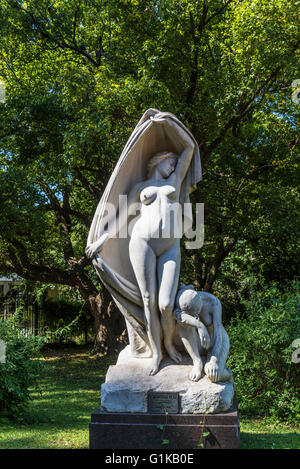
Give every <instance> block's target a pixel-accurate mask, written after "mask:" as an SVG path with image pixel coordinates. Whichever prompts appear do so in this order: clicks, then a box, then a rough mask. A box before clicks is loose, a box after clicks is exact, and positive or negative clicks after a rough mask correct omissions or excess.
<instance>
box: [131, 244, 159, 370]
mask: <svg viewBox="0 0 300 469" xmlns="http://www.w3.org/2000/svg"><path fill="white" fill-rule="evenodd" d="M129 257H130V261H131V264H132V267H133V271H134V273H135V276H136V280H137V283H138V286H139V288H140V291H141V295H142V298H143V303H144V313H145V322H146V330H147V333H148V337H149V342H150V345H151V349H152V366H151V370H150V375H154V374H155V373H157V371H158V369H159V364H160V362H161V359H162V351H161V325H160V322H159V317H158V310H157V279H156V256H155V254H154V252H153V250H152V248H151V247H150V246H149V245H148V243H146V241H144V240H142V239H139V238H131V240H130V243H129Z"/></svg>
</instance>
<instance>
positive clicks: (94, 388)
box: [0, 347, 300, 449]
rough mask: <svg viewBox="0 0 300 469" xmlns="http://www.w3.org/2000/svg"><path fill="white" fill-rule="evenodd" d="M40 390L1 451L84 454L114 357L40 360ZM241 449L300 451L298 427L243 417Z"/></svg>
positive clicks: (69, 353) (70, 354)
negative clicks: (77, 451) (23, 421)
mask: <svg viewBox="0 0 300 469" xmlns="http://www.w3.org/2000/svg"><path fill="white" fill-rule="evenodd" d="M43 361H44V364H45V366H44V371H43V373H42V375H41V378H40V390H39V391H38V390H32V392H31V396H32V401H31V403H30V415H31V416H32V418H33V422H32V423H30V424H26V425H25V424H24V425H21V424H15V423H1V424H0V449H46V448H49V449H52V448H56V449H60V448H74V449H75V448H76V449H78V448H88V444H89V421H90V415H91V413H92V412H93V410H95V409H96V408H97V407H99V405H100V386H101V384H102V383H103V382H104V379H105V374H106V371H107V368H108V366H109V365H110V364H114V363H115V361H116V357H114V356H111V357H99V356H92V355H90V353H89V351H88V349H86V348H83V347H82V348H75V349H65V350H60V351H48V352H46V353H45V354H44V359H43ZM241 447H242V448H264V449H269V448H274V449H277V448H293V449H299V448H300V431H299V427H298V428H297V427H294V426H291V425H283V424H278V425H272V424H271V423H270V422H269V421H268V420H267V419H263V418H246V417H243V416H241Z"/></svg>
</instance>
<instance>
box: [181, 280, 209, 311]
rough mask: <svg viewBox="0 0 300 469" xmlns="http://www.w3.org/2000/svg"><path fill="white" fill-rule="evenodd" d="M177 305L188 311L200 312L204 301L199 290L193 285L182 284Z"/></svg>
mask: <svg viewBox="0 0 300 469" xmlns="http://www.w3.org/2000/svg"><path fill="white" fill-rule="evenodd" d="M176 306H177V307H178V308H180V309H181V311H185V312H187V313H195V312H197V313H199V312H200V311H201V309H202V306H203V301H202V298H201V296H200V295H198V292H197V291H196V290H195V289H194V288H193V287H192V286H191V285H183V284H181V285H180V288H179V290H178V293H177V298H176Z"/></svg>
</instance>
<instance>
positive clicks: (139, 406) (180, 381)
mask: <svg viewBox="0 0 300 469" xmlns="http://www.w3.org/2000/svg"><path fill="white" fill-rule="evenodd" d="M150 369H151V359H145V358H144V359H141V358H133V357H132V356H131V352H130V347H129V346H127V347H126V348H125V349H124V350H122V352H121V353H120V355H119V358H118V361H117V363H116V365H113V366H110V368H109V370H108V372H107V375H106V382H105V383H104V384H103V385H102V388H101V406H102V408H103V409H104V410H106V411H108V412H141V413H146V412H147V392H148V391H156V392H162V391H165V392H178V393H179V396H180V413H192V414H193V413H194V414H198V413H209V414H213V413H219V412H223V411H226V410H228V409H230V407H231V405H232V400H233V395H234V384H233V379H232V378H231V379H230V380H229V381H227V382H224V383H222V382H219V383H212V382H211V381H210V380H209V379H208V378H207V377H206V376H204V377H202V378H201V379H200V380H199V381H197V382H191V381H190V379H189V374H190V372H191V369H192V361H191V359H190V358H189V357H187V356H185V357H184V359H183V361H182V362H181V363H180V364H175V363H174V362H173V361H172V360H171V359H170V358H164V359H163V361H162V363H161V367H160V370H159V372H158V373H157V374H156V375H154V376H149V370H150Z"/></svg>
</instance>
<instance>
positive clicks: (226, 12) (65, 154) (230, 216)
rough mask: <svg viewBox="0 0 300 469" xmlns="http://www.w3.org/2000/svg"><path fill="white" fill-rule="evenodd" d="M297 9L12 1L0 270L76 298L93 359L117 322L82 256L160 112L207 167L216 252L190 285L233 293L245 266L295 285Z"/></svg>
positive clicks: (7, 12)
mask: <svg viewBox="0 0 300 469" xmlns="http://www.w3.org/2000/svg"><path fill="white" fill-rule="evenodd" d="M297 3H298V2H294V1H292V0H290V1H282V0H271V1H267V0H254V1H251V2H247V1H238V0H231V1H230V0H228V1H221V0H216V1H215V0H213V1H209V2H208V1H203V0H201V1H192V2H191V1H184V0H180V1H179V0H178V1H176V0H173V1H167V0H165V1H163V0H162V1H149V2H147V3H145V2H144V1H139V0H132V1H129V0H128V1H127V0H121V1H119V0H118V1H115V0H112V1H110V2H106V1H101V0H89V1H86V0H84V1H83V0H71V1H70V0H69V1H67V0H60V1H50V0H28V1H26V2H25V1H22V0H14V1H13V0H1V1H0V24H1V26H0V61H1V63H0V77H1V78H2V79H3V81H4V83H5V85H6V102H5V103H3V104H0V115H1V120H0V139H1V150H0V158H1V162H0V164H1V166H0V167H1V173H0V200H1V212H2V217H1V222H0V223H1V226H0V246H1V251H0V270H1V271H2V272H5V273H6V272H7V273H8V272H16V273H18V274H19V275H21V276H22V277H24V278H26V279H28V280H32V281H41V282H45V283H47V282H50V283H57V284H62V285H68V286H70V287H72V288H76V289H78V290H79V292H80V294H81V295H82V298H83V300H84V301H85V302H86V303H87V305H88V306H89V308H90V311H91V314H92V315H93V317H94V321H95V331H96V345H97V346H98V347H99V348H100V349H101V350H107V349H111V348H112V347H113V345H114V344H115V335H116V334H117V335H118V334H119V333H120V330H121V329H122V327H123V322H122V320H121V315H120V314H119V313H118V312H116V310H115V308H114V307H113V305H112V303H111V301H110V296H109V295H108V293H107V292H106V290H105V289H104V287H101V289H100V291H99V287H98V280H97V279H96V277H95V273H94V271H93V269H92V267H91V265H90V261H89V260H88V259H87V258H86V257H85V255H84V247H85V243H86V238H87V232H88V228H89V226H90V223H91V219H92V216H93V212H94V210H95V208H96V205H97V203H98V201H99V199H100V197H101V194H102V191H103V189H104V187H105V185H106V183H107V181H108V178H109V175H110V174H111V171H112V169H113V167H114V165H115V163H116V161H117V159H118V158H119V155H120V153H121V151H122V148H123V146H124V144H125V142H126V140H127V139H128V137H129V135H130V132H131V131H132V129H133V127H134V126H135V124H136V122H137V121H138V119H139V118H140V116H141V114H142V113H143V112H144V111H145V110H146V109H147V108H149V107H156V108H158V109H160V110H167V111H170V112H173V113H174V114H175V115H177V116H179V117H180V119H181V120H182V121H183V122H184V123H185V124H186V125H187V127H189V128H190V129H191V131H192V132H193V133H194V135H195V137H196V139H197V141H198V142H199V146H200V153H201V160H202V164H203V169H204V176H203V182H201V183H200V184H199V187H198V189H197V191H195V193H194V195H193V200H194V202H204V203H205V217H206V219H205V244H204V247H203V248H202V249H201V250H199V251H190V252H189V251H187V250H184V252H183V257H184V258H183V267H184V269H183V278H184V279H185V280H189V281H194V279H196V280H195V285H196V287H198V288H202V289H205V290H210V291H211V290H213V288H214V285H215V282H216V280H217V279H218V278H219V279H223V280H224V282H225V284H226V282H227V284H228V285H229V288H235V286H234V285H233V284H232V282H233V280H232V279H233V278H234V276H232V275H231V274H230V275H229V274H228V273H230V272H232V271H234V270H235V269H240V268H241V266H240V264H241V263H242V264H243V266H242V268H245V266H246V265H251V266H252V267H253V269H254V270H256V272H258V273H261V274H263V275H264V276H265V277H266V278H267V279H270V280H280V281H282V282H283V281H286V280H287V279H290V278H293V277H295V275H296V274H297V272H298V268H299V263H298V262H299V261H298V260H297V259H299V242H297V241H296V237H295V235H296V234H297V233H298V231H299V220H298V217H296V214H297V212H299V194H298V193H297V191H296V188H297V184H298V182H299V172H298V165H299V146H298V136H297V130H296V122H297V119H298V118H299V106H297V104H296V103H294V102H293V101H292V100H291V93H292V88H291V83H292V82H293V80H295V79H296V78H298V77H299V76H300V71H299V67H298V65H297V57H298V54H299V26H298V24H299V21H298V8H297ZM237 253H239V255H237ZM230 259H231V261H230V262H231V268H230V269H229V270H228V269H227V271H226V266H228V260H230ZM226 262H227V263H226ZM230 282H231V283H230ZM113 324H114V325H115V327H114V326H113ZM108 327H109V329H108ZM108 330H114V333H113V334H111V335H110V334H109V332H108Z"/></svg>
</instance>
